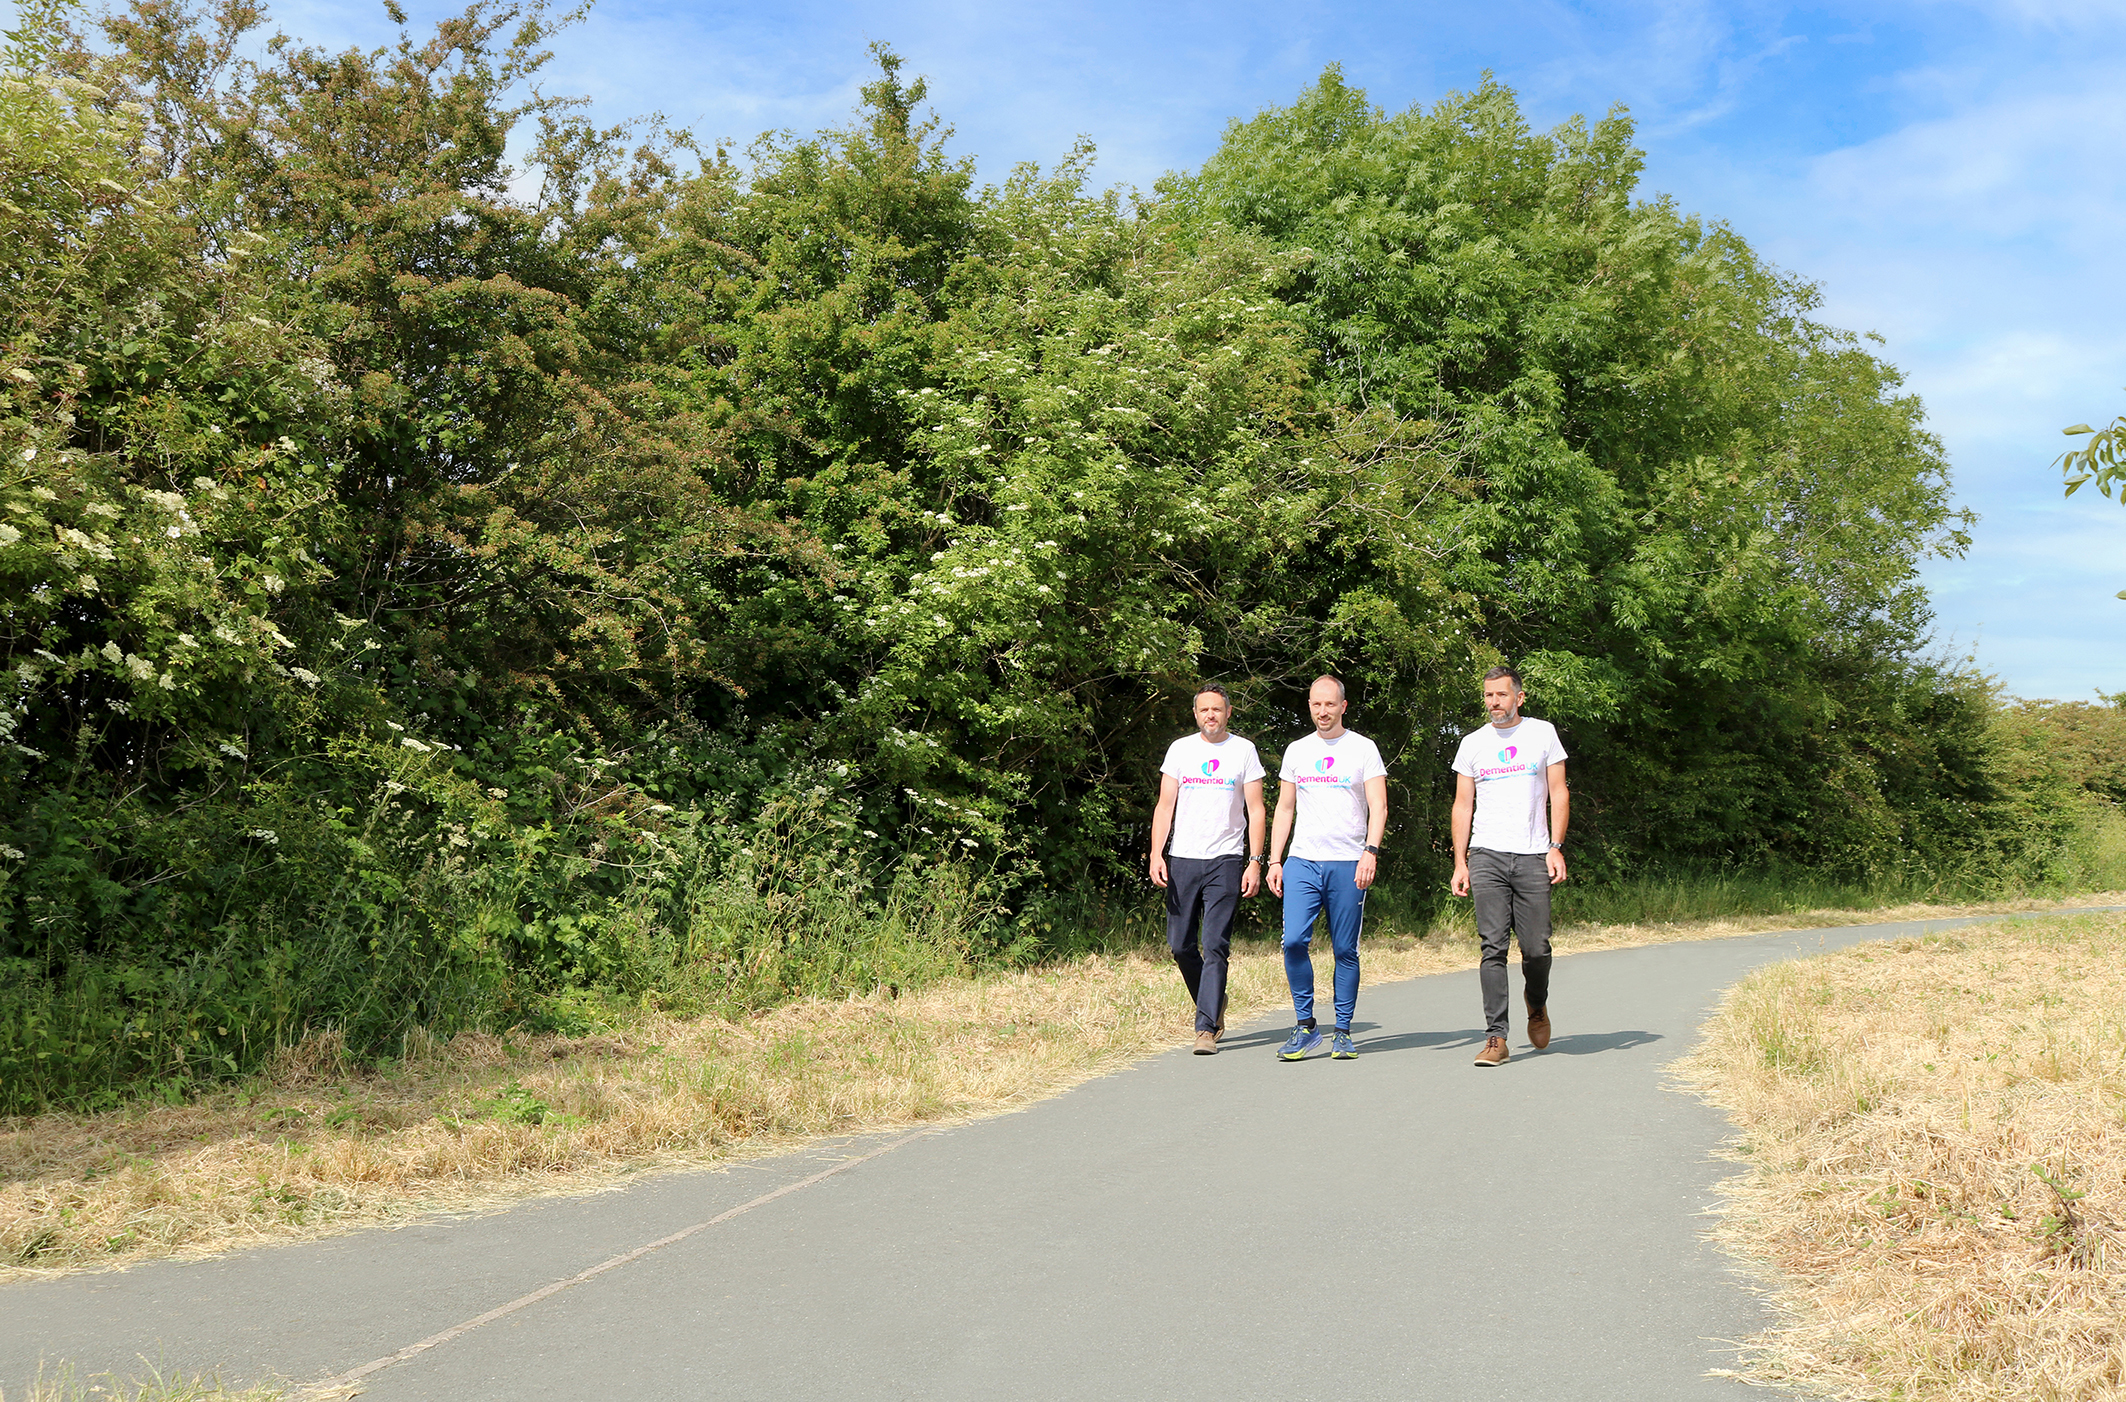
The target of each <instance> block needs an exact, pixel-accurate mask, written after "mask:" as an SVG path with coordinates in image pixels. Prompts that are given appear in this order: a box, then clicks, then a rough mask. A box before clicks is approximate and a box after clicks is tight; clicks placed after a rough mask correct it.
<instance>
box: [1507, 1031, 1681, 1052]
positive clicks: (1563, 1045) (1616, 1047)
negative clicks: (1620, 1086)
mask: <svg viewBox="0 0 2126 1402" xmlns="http://www.w3.org/2000/svg"><path fill="white" fill-rule="evenodd" d="M1660 1040H1661V1034H1660V1033H1658V1032H1643V1031H1631V1032H1575V1033H1574V1034H1573V1035H1572V1036H1570V1037H1553V1038H1551V1039H1550V1045H1549V1047H1547V1048H1546V1049H1544V1050H1543V1051H1539V1052H1530V1053H1528V1055H1530V1056H1593V1055H1594V1054H1595V1053H1596V1052H1606V1051H1630V1050H1631V1049H1632V1048H1633V1047H1643V1046H1646V1045H1647V1044H1648V1043H1650V1042H1658V1041H1660ZM1514 1055H1516V1056H1519V1055H1520V1053H1519V1052H1515V1053H1514Z"/></svg>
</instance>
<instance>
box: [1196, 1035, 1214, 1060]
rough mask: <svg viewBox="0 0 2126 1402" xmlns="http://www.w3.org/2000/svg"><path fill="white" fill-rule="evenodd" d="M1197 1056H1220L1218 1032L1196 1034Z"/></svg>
mask: <svg viewBox="0 0 2126 1402" xmlns="http://www.w3.org/2000/svg"><path fill="white" fill-rule="evenodd" d="M1196 1055H1198V1056H1216V1055H1218V1034H1217V1033H1216V1032H1198V1033H1197V1034H1196Z"/></svg>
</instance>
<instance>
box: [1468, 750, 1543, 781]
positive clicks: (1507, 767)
mask: <svg viewBox="0 0 2126 1402" xmlns="http://www.w3.org/2000/svg"><path fill="white" fill-rule="evenodd" d="M1534 772H1535V761H1534V760H1524V759H1522V758H1521V747H1520V746H1519V745H1508V746H1507V747H1506V748H1505V749H1503V750H1500V751H1499V762H1498V763H1497V764H1495V765H1490V766H1487V767H1486V768H1483V769H1479V770H1477V771H1476V777H1477V778H1479V779H1510V778H1512V777H1513V776H1514V775H1516V774H1533V773H1534Z"/></svg>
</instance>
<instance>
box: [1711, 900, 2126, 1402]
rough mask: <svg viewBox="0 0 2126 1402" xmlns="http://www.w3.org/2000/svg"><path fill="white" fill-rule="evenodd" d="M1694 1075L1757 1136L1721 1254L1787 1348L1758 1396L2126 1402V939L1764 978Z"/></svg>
mask: <svg viewBox="0 0 2126 1402" xmlns="http://www.w3.org/2000/svg"><path fill="white" fill-rule="evenodd" d="M1706 1033H1707V1035H1706V1041H1705V1043H1704V1044H1703V1045H1702V1046H1701V1047H1699V1048H1698V1049H1697V1050H1696V1051H1694V1052H1693V1053H1692V1054H1691V1056H1690V1057H1688V1058H1686V1059H1685V1060H1684V1061H1683V1062H1681V1063H1679V1066H1678V1069H1679V1070H1680V1071H1681V1072H1682V1073H1683V1075H1684V1076H1685V1078H1686V1079H1687V1080H1688V1081H1689V1082H1690V1083H1691V1084H1693V1085H1694V1086H1695V1087H1697V1088H1698V1089H1699V1090H1700V1091H1701V1092H1702V1093H1703V1094H1705V1095H1706V1096H1707V1097H1708V1098H1709V1099H1711V1100H1712V1101H1713V1102H1714V1103H1716V1104H1718V1105H1721V1106H1722V1107H1724V1108H1726V1109H1727V1110H1729V1111H1730V1112H1731V1113H1732V1114H1733V1115H1734V1117H1735V1119H1736V1121H1737V1123H1738V1124H1739V1125H1740V1127H1741V1129H1742V1136H1741V1138H1740V1139H1739V1140H1738V1141H1737V1143H1736V1144H1735V1146H1734V1149H1733V1152H1734V1154H1735V1156H1736V1157H1737V1158H1739V1159H1740V1160H1741V1161H1743V1162H1746V1163H1749V1164H1750V1165H1752V1167H1751V1171H1750V1172H1749V1173H1747V1174H1745V1175H1744V1176H1742V1177H1740V1178H1738V1179H1735V1180H1734V1181H1732V1182H1731V1183H1730V1184H1728V1185H1727V1191H1728V1193H1729V1194H1730V1199H1729V1205H1728V1209H1727V1211H1726V1213H1725V1215H1724V1218H1723V1222H1722V1225H1721V1227H1720V1229H1719V1235H1720V1236H1721V1237H1722V1238H1723V1239H1724V1240H1725V1242H1726V1243H1727V1244H1728V1245H1729V1246H1730V1247H1731V1248H1733V1249H1734V1250H1736V1251H1738V1252H1739V1253H1740V1254H1742V1255H1744V1256H1745V1257H1747V1258H1749V1259H1752V1260H1755V1261H1758V1262H1760V1263H1763V1264H1766V1265H1768V1266H1769V1267H1771V1268H1772V1269H1771V1271H1770V1272H1769V1274H1770V1275H1771V1277H1772V1280H1773V1282H1774V1285H1775V1293H1774V1296H1773V1298H1774V1301H1775V1303H1776V1304H1777V1305H1778V1306H1779V1307H1780V1308H1781V1313H1782V1314H1783V1315H1784V1322H1783V1323H1781V1324H1780V1325H1779V1326H1777V1327H1775V1328H1773V1329H1771V1330H1768V1331H1767V1332H1765V1333H1763V1334H1760V1335H1758V1336H1757V1337H1756V1338H1754V1339H1751V1340H1749V1341H1748V1343H1747V1348H1746V1355H1745V1356H1746V1366H1745V1370H1744V1373H1743V1376H1745V1377H1747V1378H1749V1379H1751V1380H1754V1381H1758V1382H1779V1383H1785V1384H1788V1385H1790V1386H1795V1387H1799V1388H1801V1389H1803V1390H1806V1391H1811V1392H1816V1393H1819V1394H1822V1395H1827V1396H1834V1397H1846V1398H1879V1397H1896V1398H1913V1399H1918V1398H1927V1399H1980V1398H1989V1399H1990V1398H2033V1399H2045V1400H2046V1402H2055V1400H2056V1399H2094V1398H2126V917H2121V916H2118V915H2089V916H2079V917H2073V918H2060V919H2050V920H2042V921H2012V922H2005V923H2003V924H2001V925H1988V926H1979V927H1969V928H1965V929H1960V930H1955V931H1951V932H1948V933H1946V934H1943V935H1939V936H1934V937H1930V938H1928V939H1925V940H1900V941H1897V942H1896V943H1894V944H1889V945H1869V946H1861V947H1859V948H1855V949H1850V950H1845V951H1842V952H1839V953H1836V954H1831V955H1825V956H1821V957H1818V958H1814V959H1808V960H1803V961H1799V962H1796V963H1789V964H1781V965H1776V966H1773V967H1771V968H1767V969H1764V970H1761V971H1759V972H1758V973H1756V974H1754V975H1752V976H1751V977H1750V978H1749V979H1747V980H1745V981H1744V982H1743V983H1741V984H1739V985H1737V986H1736V988H1735V989H1734V990H1732V991H1731V993H1730V994H1729V996H1728V998H1727V1000H1726V1002H1725V1003H1724V1004H1723V1006H1722V1008H1721V1011H1720V1012H1719V1014H1718V1015H1717V1016H1716V1017H1715V1018H1714V1019H1713V1020H1712V1021H1711V1022H1710V1023H1709V1024H1708V1025H1707V1029H1706Z"/></svg>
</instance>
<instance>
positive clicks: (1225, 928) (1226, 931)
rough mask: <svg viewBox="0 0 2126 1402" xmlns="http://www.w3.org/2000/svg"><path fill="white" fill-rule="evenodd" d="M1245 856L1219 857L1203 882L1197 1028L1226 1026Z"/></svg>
mask: <svg viewBox="0 0 2126 1402" xmlns="http://www.w3.org/2000/svg"><path fill="white" fill-rule="evenodd" d="M1245 862H1246V859H1245V858H1242V857H1220V858H1218V859H1217V860H1216V861H1215V862H1212V863H1211V864H1210V866H1211V870H1210V871H1209V872H1208V873H1206V875H1205V878H1204V883H1203V925H1202V955H1203V958H1202V964H1203V979H1202V986H1201V988H1200V989H1198V990H1197V992H1196V1030H1197V1031H1198V1032H1222V1031H1224V1030H1225V975H1226V961H1227V959H1228V958H1229V957H1230V956H1231V954H1232V952H1233V916H1234V915H1235V914H1236V913H1237V912H1238V911H1239V909H1240V873H1241V872H1242V870H1243V869H1244V866H1245Z"/></svg>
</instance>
